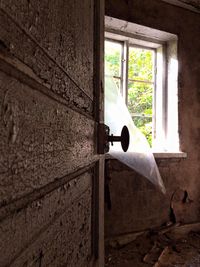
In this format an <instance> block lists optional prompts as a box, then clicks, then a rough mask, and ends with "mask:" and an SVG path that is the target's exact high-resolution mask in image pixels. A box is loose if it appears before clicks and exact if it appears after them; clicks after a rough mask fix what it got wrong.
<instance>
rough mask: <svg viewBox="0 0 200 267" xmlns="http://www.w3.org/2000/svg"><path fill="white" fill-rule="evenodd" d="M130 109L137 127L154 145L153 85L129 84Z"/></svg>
mask: <svg viewBox="0 0 200 267" xmlns="http://www.w3.org/2000/svg"><path fill="white" fill-rule="evenodd" d="M128 109H129V111H130V113H131V116H132V119H133V121H134V123H135V125H136V126H137V127H138V128H139V129H140V130H141V131H142V133H143V134H144V135H145V136H146V138H147V140H148V142H149V144H150V146H151V145H152V121H153V119H152V117H153V85H151V84H146V83H141V82H134V83H131V82H129V84H128Z"/></svg>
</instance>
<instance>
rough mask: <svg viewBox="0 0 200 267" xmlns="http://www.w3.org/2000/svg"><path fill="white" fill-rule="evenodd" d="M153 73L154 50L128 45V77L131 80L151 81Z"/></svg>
mask: <svg viewBox="0 0 200 267" xmlns="http://www.w3.org/2000/svg"><path fill="white" fill-rule="evenodd" d="M153 73H154V51H153V50H148V49H142V48H137V47H130V48H129V68H128V78H129V79H132V80H141V81H153V79H154V75H153Z"/></svg>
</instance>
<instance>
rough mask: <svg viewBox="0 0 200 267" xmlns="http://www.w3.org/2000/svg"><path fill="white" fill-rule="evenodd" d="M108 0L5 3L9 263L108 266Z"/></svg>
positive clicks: (2, 170)
mask: <svg viewBox="0 0 200 267" xmlns="http://www.w3.org/2000/svg"><path fill="white" fill-rule="evenodd" d="M100 2H101V1H94V0H81V1H80V0H67V1H64V0H58V1H55V0H44V1H40V0H34V1H32V0H18V1H14V0H1V1H0V4H1V9H0V25H1V27H0V255H1V257H0V266H2V267H4V266H13V267H22V266H23V267H27V266H31V267H32V266H33V267H44V266H48V267H54V266H57V267H64V266H70V267H76V266H77V267H81V266H83V267H87V266H94V265H95V266H103V224H102V221H103V219H102V218H103V206H102V204H103V198H102V196H103V161H104V159H103V158H101V157H100V156H98V155H97V152H96V147H97V140H96V139H97V138H96V132H95V129H96V128H97V127H96V126H97V123H98V121H99V120H101V119H102V116H101V107H100V105H99V103H100V95H101V93H100V87H99V85H100V84H101V83H102V81H101V78H102V75H101V73H100V66H101V61H99V57H101V56H102V52H101V47H100V45H99V41H100V38H101V37H100V33H101V27H102V22H101V20H103V15H102V10H103V9H102V6H101V3H100ZM99 174H101V175H99ZM99 214H100V216H99Z"/></svg>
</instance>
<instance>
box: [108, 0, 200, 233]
mask: <svg viewBox="0 0 200 267" xmlns="http://www.w3.org/2000/svg"><path fill="white" fill-rule="evenodd" d="M106 15H108V16H113V17H115V18H118V19H123V20H128V21H131V22H134V23H137V24H141V25H145V26H149V27H152V28H156V29H160V30H164V31H167V32H171V33H174V34H177V35H178V38H179V41H178V60H179V130H180V146H181V150H182V151H185V152H187V154H188V156H187V159H162V160H161V159H158V160H157V162H158V165H159V169H160V172H161V175H162V178H163V180H164V183H165V185H166V189H167V194H166V195H165V196H163V195H162V194H160V193H159V192H157V191H156V189H155V188H154V187H153V186H152V185H150V183H149V182H148V181H147V180H145V178H143V177H141V176H140V175H138V174H136V173H135V172H133V171H131V170H130V169H128V168H126V167H125V166H123V165H122V164H119V163H118V162H117V161H112V160H111V161H110V162H109V165H110V166H109V176H110V177H111V183H110V192H111V201H112V209H111V211H107V213H106V221H105V223H106V235H107V236H113V235H119V234H125V233H130V232H134V231H140V230H143V229H147V228H150V227H156V226H160V225H162V224H165V223H167V222H169V221H176V222H182V223H190V222H196V221H199V220H200V203H199V200H200V199H199V197H200V180H199V176H200V167H199V166H200V165H199V160H200V150H199V132H200V120H199V114H200V97H199V91H200V88H199V86H200V68H199V62H200V54H199V52H198V51H199V50H200V39H199V37H198V36H199V25H200V16H199V14H197V13H193V12H191V11H189V10H184V9H182V8H180V7H176V6H172V5H169V4H166V3H164V2H161V1H156V0H144V1H140V0H136V1H129V0H128V1H122V0H117V1H113V0H107V1H106ZM170 206H171V208H170ZM173 213H174V214H173ZM174 215H175V217H174Z"/></svg>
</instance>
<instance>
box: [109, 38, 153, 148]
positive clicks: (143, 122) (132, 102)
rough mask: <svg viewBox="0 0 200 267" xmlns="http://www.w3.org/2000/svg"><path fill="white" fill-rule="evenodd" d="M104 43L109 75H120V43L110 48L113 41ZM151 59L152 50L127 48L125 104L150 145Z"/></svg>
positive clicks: (151, 113) (151, 114) (151, 111)
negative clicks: (126, 91) (126, 100)
mask: <svg viewBox="0 0 200 267" xmlns="http://www.w3.org/2000/svg"><path fill="white" fill-rule="evenodd" d="M106 43H107V44H106V46H105V63H106V65H107V67H108V68H109V71H110V73H111V75H113V76H120V66H121V45H120V44H119V46H118V47H117V46H116V45H115V47H113V49H112V44H113V43H112V42H106ZM153 60H154V52H153V51H152V50H147V49H142V48H135V47H130V48H129V62H128V80H129V82H128V103H127V105H128V109H129V111H130V113H131V116H132V118H133V121H134V124H135V125H136V126H137V127H138V128H139V129H140V130H141V132H142V133H143V134H144V135H145V136H146V138H147V140H148V142H149V144H150V146H152V116H153V109H152V103H153V76H154V73H153V67H154V64H153ZM133 80H134V81H133Z"/></svg>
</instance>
